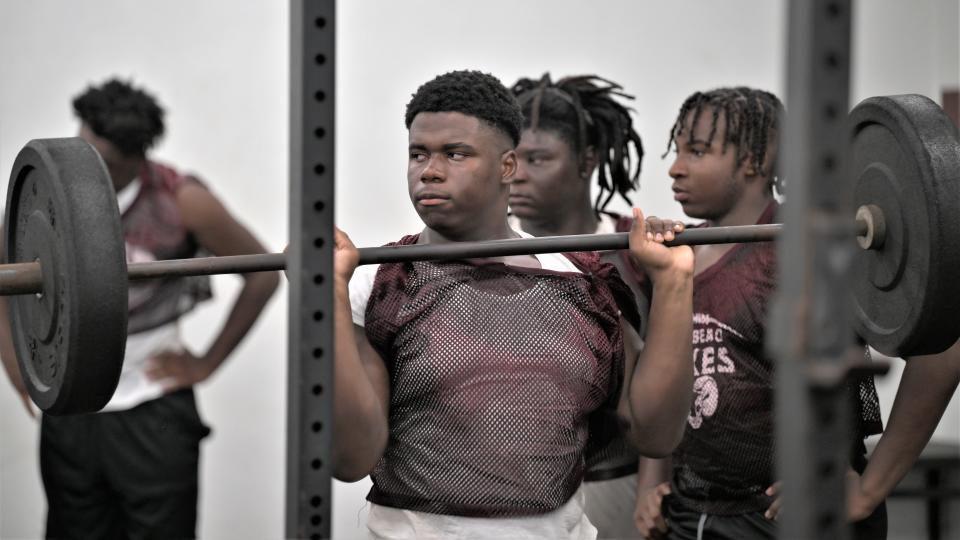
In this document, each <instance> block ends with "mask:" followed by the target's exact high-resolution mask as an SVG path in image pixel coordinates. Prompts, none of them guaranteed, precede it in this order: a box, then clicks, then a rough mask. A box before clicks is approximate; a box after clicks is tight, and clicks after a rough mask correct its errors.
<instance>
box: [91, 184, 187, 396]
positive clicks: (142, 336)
mask: <svg viewBox="0 0 960 540" xmlns="http://www.w3.org/2000/svg"><path fill="white" fill-rule="evenodd" d="M140 188H141V181H140V179H139V178H134V180H133V181H132V182H130V183H129V184H127V185H126V186H124V188H123V189H121V190H120V191H119V192H118V193H117V205H118V206H119V207H120V214H121V215H122V214H123V213H124V212H126V211H127V209H129V208H130V205H132V204H133V202H134V201H135V200H136V199H137V196H138V195H139V194H140ZM126 248H127V249H126V252H127V262H131V261H133V260H136V261H137V262H141V261H143V260H145V259H146V252H145V251H144V250H135V249H132V248H131V246H126ZM150 258H151V259H152V257H150ZM181 350H183V340H182V338H181V336H180V325H179V323H178V321H173V322H170V323H167V324H164V325H162V326H158V327H157V328H154V329H151V330H147V331H145V332H138V333H136V334H132V335H129V336H127V346H126V351H125V352H124V356H123V368H122V369H121V371H120V382H119V383H117V389H116V391H115V392H114V393H113V397H112V398H110V402H109V403H107V406H106V407H104V408H103V410H102V411H101V412H109V411H122V410H126V409H131V408H133V407H136V406H137V405H139V404H141V403H143V402H145V401H149V400H151V399H156V398H158V397H160V396H162V395H163V387H162V386H161V384H160V381H152V380H150V379H148V378H147V375H146V372H145V370H146V366H147V361H148V360H149V359H150V358H151V357H153V356H154V355H156V354H158V353H161V352H164V351H181Z"/></svg>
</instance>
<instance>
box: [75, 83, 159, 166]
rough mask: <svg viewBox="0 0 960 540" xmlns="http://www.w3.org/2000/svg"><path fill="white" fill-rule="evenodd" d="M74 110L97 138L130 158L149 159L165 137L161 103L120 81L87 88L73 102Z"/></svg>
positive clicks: (129, 84) (142, 91)
mask: <svg viewBox="0 0 960 540" xmlns="http://www.w3.org/2000/svg"><path fill="white" fill-rule="evenodd" d="M73 110H74V112H75V113H76V114H77V117H78V118H80V121H82V122H83V123H84V124H86V125H87V127H89V128H90V130H91V131H93V133H94V134H95V135H97V136H98V137H102V138H104V139H106V140H107V141H109V142H110V143H111V144H113V145H114V146H116V147H117V149H118V150H120V152H121V153H123V154H124V155H126V156H137V157H143V156H145V155H146V153H147V150H148V149H150V148H151V147H152V146H153V145H154V144H156V142H157V140H158V139H159V138H160V136H161V135H163V130H164V125H163V115H164V111H163V109H162V108H161V107H160V105H159V104H158V103H157V100H156V99H155V98H154V97H153V96H152V95H150V94H148V93H147V92H145V91H144V90H142V89H140V88H136V87H134V86H133V85H132V84H131V83H129V82H126V81H121V80H119V79H110V80H107V81H106V82H104V83H103V84H101V85H100V86H92V85H91V86H89V87H87V89H86V90H84V92H83V93H82V94H80V95H78V96H77V97H75V98H74V99H73Z"/></svg>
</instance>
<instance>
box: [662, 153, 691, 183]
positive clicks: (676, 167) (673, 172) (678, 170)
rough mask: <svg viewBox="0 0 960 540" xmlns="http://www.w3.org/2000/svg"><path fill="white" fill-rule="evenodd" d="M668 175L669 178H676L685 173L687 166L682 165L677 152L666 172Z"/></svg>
mask: <svg viewBox="0 0 960 540" xmlns="http://www.w3.org/2000/svg"><path fill="white" fill-rule="evenodd" d="M667 174H669V175H670V178H673V179H674V180H678V179H680V178H682V177H684V176H686V175H687V168H686V167H685V166H684V164H683V162H682V161H680V155H679V154H677V157H675V158H674V159H673V164H671V165H670V170H669V171H668V172H667Z"/></svg>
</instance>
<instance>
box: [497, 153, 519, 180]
mask: <svg viewBox="0 0 960 540" xmlns="http://www.w3.org/2000/svg"><path fill="white" fill-rule="evenodd" d="M516 174H517V151H516V150H514V149H512V148H511V149H510V150H507V151H506V152H504V153H503V155H502V156H500V183H502V184H509V183H510V182H511V181H512V180H513V177H514V175H516Z"/></svg>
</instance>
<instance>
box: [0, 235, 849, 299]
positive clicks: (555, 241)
mask: <svg viewBox="0 0 960 540" xmlns="http://www.w3.org/2000/svg"><path fill="white" fill-rule="evenodd" d="M857 224H858V226H857V227H858V230H861V231H866V230H867V223H866V222H865V221H863V220H859V221H857ZM782 228H783V226H782V225H781V224H768V225H742V226H731V227H710V228H691V229H686V230H685V231H683V232H681V233H677V235H676V237H675V238H674V239H673V240H670V241H666V242H664V244H665V245H667V246H679V245H690V246H693V245H705V244H734V243H745V242H769V241H774V240H776V239H777V237H778V236H779V235H780V232H781V230H782ZM862 236H863V235H862V234H861V237H862ZM629 244H630V239H629V233H625V232H622V233H608V234H575V235H566V236H547V237H538V238H511V239H506V240H490V241H477V242H456V243H450V244H418V245H410V246H381V247H368V248H359V249H358V251H359V254H360V264H384V263H398V262H409V261H442V260H455V259H470V258H484V257H505V256H510V255H533V254H536V253H562V252H574V251H608V250H621V249H627V248H628V247H629ZM286 266H287V258H286V254H284V253H267V254H259V255H228V256H222V257H197V258H192V259H169V260H162V261H150V262H137V263H129V264H128V265H127V277H128V279H129V280H130V281H137V280H144V279H157V278H167V277H178V276H200V275H214V274H245V273H248V272H268V271H275V270H284V269H286ZM17 294H43V265H42V263H41V262H39V261H35V262H31V263H14V264H3V265H0V296H12V295H17Z"/></svg>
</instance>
